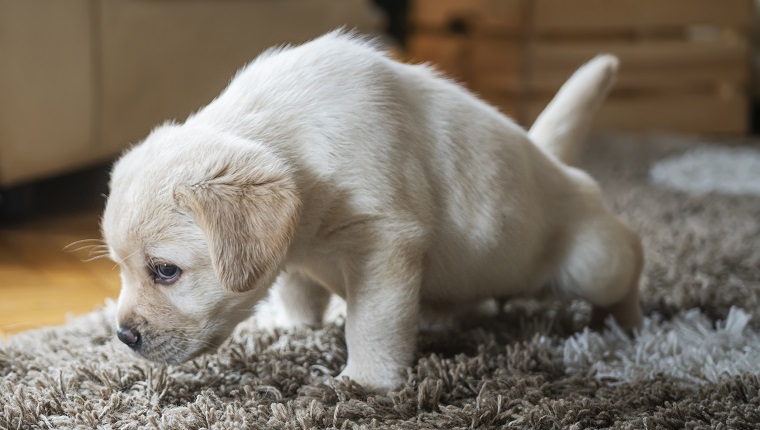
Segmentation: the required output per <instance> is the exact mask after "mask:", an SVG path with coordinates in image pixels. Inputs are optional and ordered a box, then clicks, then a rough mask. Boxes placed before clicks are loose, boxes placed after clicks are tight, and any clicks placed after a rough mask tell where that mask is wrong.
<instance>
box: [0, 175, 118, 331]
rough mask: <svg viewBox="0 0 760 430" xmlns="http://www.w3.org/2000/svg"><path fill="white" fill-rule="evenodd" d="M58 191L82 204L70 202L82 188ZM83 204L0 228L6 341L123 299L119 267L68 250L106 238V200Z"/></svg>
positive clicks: (0, 323) (0, 320)
mask: <svg viewBox="0 0 760 430" xmlns="http://www.w3.org/2000/svg"><path fill="white" fill-rule="evenodd" d="M101 176H102V175H101ZM101 176H97V178H100V177H101ZM75 182H76V181H75ZM48 192H50V190H48ZM52 192H53V193H55V195H57V196H59V197H60V200H64V201H65V200H76V199H66V194H67V193H81V192H82V188H81V187H78V186H76V183H73V184H72V183H70V184H69V186H68V188H67V186H63V187H62V188H61V187H60V186H56V187H54V190H53V191H52ZM93 193H94V192H93ZM99 194H100V193H97V196H98V197H97V198H98V199H100V200H101V201H102V198H101V197H100V195H99ZM40 197H42V198H46V196H45V195H44V194H43V195H42V196H40ZM81 200H82V199H81V197H80V198H79V203H76V204H73V205H72V204H68V205H67V204H64V205H53V206H52V207H47V208H44V209H43V210H40V211H36V212H35V214H34V215H33V216H32V217H30V218H29V219H26V220H24V222H22V223H17V224H13V225H0V337H5V336H7V335H8V334H11V333H17V332H19V331H23V330H28V329H31V328H35V327H40V326H43V325H54V324H62V323H64V322H65V321H66V317H67V315H77V314H83V313H86V312H89V311H91V310H93V309H94V308H95V307H96V306H98V305H100V304H103V303H104V301H105V299H106V298H107V297H111V298H116V297H117V296H118V293H119V276H118V269H116V268H114V263H113V262H112V261H110V260H108V259H105V258H102V259H97V260H94V261H90V262H84V261H83V260H85V259H87V258H88V252H87V250H80V251H67V250H64V248H65V247H66V246H67V245H69V244H71V243H73V242H76V241H79V240H83V239H99V238H100V232H99V227H98V222H99V217H100V213H101V211H102V207H101V205H102V202H99V204H96V205H93V204H81ZM88 244H91V243H88ZM71 248H72V249H74V250H75V249H77V248H80V246H72V247H71Z"/></svg>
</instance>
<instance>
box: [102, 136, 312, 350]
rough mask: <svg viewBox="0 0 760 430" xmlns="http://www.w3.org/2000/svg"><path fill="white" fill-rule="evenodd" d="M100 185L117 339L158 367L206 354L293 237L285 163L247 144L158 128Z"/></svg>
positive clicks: (249, 303) (292, 198)
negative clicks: (115, 285)
mask: <svg viewBox="0 0 760 430" xmlns="http://www.w3.org/2000/svg"><path fill="white" fill-rule="evenodd" d="M110 188H111V190H110V194H109V197H108V201H107V204H106V210H105V213H104V215H103V220H102V227H103V235H104V237H105V240H106V243H107V244H108V246H109V248H110V252H111V257H112V258H113V259H114V261H116V262H117V263H118V264H119V266H120V269H121V280H122V287H121V293H120V295H119V301H118V309H117V325H118V336H119V338H120V339H121V340H122V341H123V342H124V343H126V344H127V345H129V346H130V347H131V348H132V349H133V350H135V351H136V352H137V353H139V354H140V355H142V356H144V357H146V358H148V359H152V360H155V361H162V362H167V363H179V362H183V361H186V360H188V359H191V358H193V357H195V356H197V355H199V354H201V353H204V352H207V351H211V350H214V349H216V347H218V346H219V345H220V344H221V343H222V342H223V341H224V340H225V339H226V338H227V336H229V334H230V333H231V331H232V329H233V328H234V327H235V326H236V325H237V324H238V323H239V322H240V321H242V320H243V319H245V318H246V317H248V316H249V315H250V314H251V312H252V309H253V305H254V304H255V303H256V302H257V301H258V300H260V299H261V298H262V297H264V296H265V294H266V291H267V288H268V286H269V285H270V284H271V283H272V281H273V280H274V277H275V276H276V274H277V271H278V270H279V267H280V265H281V263H282V261H283V260H284V258H285V255H286V253H287V249H288V246H289V244H290V241H291V239H292V238H293V235H294V233H295V230H296V225H297V223H298V217H299V209H300V200H299V198H298V195H297V191H296V187H295V184H294V182H293V180H292V177H291V175H290V172H289V171H288V169H287V168H286V166H285V164H284V163H283V162H282V160H281V159H280V158H279V157H277V155H276V154H273V153H272V152H271V151H270V150H268V149H266V148H264V147H263V146H261V145H258V144H256V143H255V142H251V141H247V140H244V139H240V138H237V137H235V136H231V135H228V134H224V133H220V132H216V131H210V130H205V129H196V128H191V127H188V126H186V125H183V126H177V125H167V126H163V127H161V128H159V129H157V130H155V131H154V132H153V133H151V135H150V136H149V137H148V138H147V139H146V141H145V142H143V143H142V144H140V145H138V146H136V147H135V148H134V149H132V150H131V151H129V152H128V153H127V154H125V155H124V156H123V157H122V158H121V159H120V160H119V161H118V162H117V163H116V165H115V166H114V169H113V172H112V175H111V184H110Z"/></svg>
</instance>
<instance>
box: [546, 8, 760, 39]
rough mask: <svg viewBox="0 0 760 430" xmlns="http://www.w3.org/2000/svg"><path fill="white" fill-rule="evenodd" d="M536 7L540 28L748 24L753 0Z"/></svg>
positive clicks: (579, 30) (610, 29) (581, 29)
mask: <svg viewBox="0 0 760 430" xmlns="http://www.w3.org/2000/svg"><path fill="white" fill-rule="evenodd" d="M533 7H534V9H533V16H534V29H535V30H536V31H538V32H544V31H549V32H556V31H576V32H590V31H591V32H593V31H617V30H620V29H625V28H647V27H649V28H651V27H658V26H659V27H667V26H670V27H682V26H687V25H699V24H703V25H716V26H725V27H743V28H747V27H749V26H750V24H751V20H752V16H753V15H752V0H572V1H568V0H535V1H534V6H533Z"/></svg>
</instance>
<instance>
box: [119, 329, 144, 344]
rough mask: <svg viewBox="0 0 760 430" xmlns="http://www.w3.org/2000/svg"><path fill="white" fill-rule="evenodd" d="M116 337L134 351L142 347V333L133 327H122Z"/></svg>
mask: <svg viewBox="0 0 760 430" xmlns="http://www.w3.org/2000/svg"><path fill="white" fill-rule="evenodd" d="M116 336H118V337H119V340H120V341H122V342H124V344H126V345H127V346H128V347H130V348H132V349H137V348H138V347H139V346H140V332H139V331H137V330H136V329H134V328H132V327H121V326H120V327H119V330H117V332H116Z"/></svg>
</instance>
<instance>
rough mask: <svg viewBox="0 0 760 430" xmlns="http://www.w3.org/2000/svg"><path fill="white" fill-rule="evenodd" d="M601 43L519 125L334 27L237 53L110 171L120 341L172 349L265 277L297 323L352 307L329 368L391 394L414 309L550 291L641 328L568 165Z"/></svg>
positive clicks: (601, 79)
mask: <svg viewBox="0 0 760 430" xmlns="http://www.w3.org/2000/svg"><path fill="white" fill-rule="evenodd" d="M616 68H617V60H616V59H615V58H614V57H610V56H602V57H598V58H596V59H594V60H593V61H591V62H590V63H588V64H587V65H585V66H583V67H582V68H581V69H580V70H579V71H578V72H577V73H576V74H575V75H574V76H573V77H572V78H571V80H570V81H569V82H568V83H567V84H565V86H564V87H563V89H562V90H561V91H560V93H559V94H558V96H557V97H556V98H555V100H554V101H553V102H552V104H551V105H550V106H549V107H548V108H547V110H546V111H545V112H544V114H542V116H541V117H540V118H539V119H538V121H536V124H535V125H534V126H533V128H532V129H531V131H530V132H529V133H526V132H525V131H524V130H523V129H521V128H520V127H519V126H517V125H516V124H515V123H514V122H512V121H511V120H509V119H508V118H507V117H505V116H504V115H502V114H500V113H499V112H498V111H497V110H496V109H494V108H492V107H491V106H489V105H487V104H486V103H484V102H482V101H480V100H479V99H478V98H476V97H475V96H473V95H472V94H471V93H469V92H468V91H466V90H465V89H463V88H462V87H461V86H459V85H457V84H456V83H454V82H452V81H450V80H447V79H444V78H442V77H441V76H440V75H438V74H437V73H436V72H435V71H433V70H431V69H430V68H429V67H426V66H421V65H407V64H401V63H398V62H396V61H393V60H391V59H389V58H388V57H387V56H385V55H384V54H383V53H381V52H380V51H378V50H377V49H375V48H374V47H373V46H372V45H371V44H370V43H367V42H364V41H361V40H358V39H357V38H356V37H353V36H351V35H347V34H345V33H341V32H333V33H330V34H327V35H325V36H323V37H320V38H318V39H316V40H314V41H312V42H309V43H306V44H304V45H301V46H298V47H293V48H285V49H276V50H272V51H269V52H267V53H265V54H263V55H261V56H260V57H259V58H258V59H256V60H255V61H253V62H252V63H251V64H249V65H248V66H246V67H244V68H243V69H242V70H241V71H240V72H239V73H238V74H237V76H236V77H235V78H234V79H233V80H232V82H231V83H230V85H229V87H228V88H227V89H226V90H225V91H224V92H223V93H222V94H221V95H220V96H219V97H217V98H216V99H215V100H214V101H213V102H211V104H209V105H208V106H206V107H204V108H203V109H201V110H200V111H199V112H197V113H196V114H194V115H192V116H191V117H189V118H188V119H187V121H185V122H184V123H183V124H166V125H163V126H161V127H158V128H157V129H156V130H154V131H153V132H152V133H151V134H150V136H148V138H147V139H146V140H145V141H144V142H142V143H141V144H139V145H137V146H136V147H134V148H133V149H131V150H130V151H129V152H127V153H126V154H125V155H124V156H123V157H122V158H121V159H120V160H119V161H118V163H117V164H116V165H115V167H114V169H113V174H112V179H111V192H110V196H109V198H108V203H107V207H106V210H105V214H104V217H103V232H104V235H105V239H106V241H107V243H108V245H109V247H110V252H111V256H112V258H113V259H114V260H115V261H116V262H118V263H119V265H120V266H121V277H122V290H121V295H120V296H119V302H118V315H117V319H118V321H117V322H118V326H119V329H118V336H119V338H120V339H121V340H122V341H123V342H124V343H126V344H127V345H129V346H130V347H131V348H132V349H134V350H135V351H136V352H137V353H139V354H140V355H142V356H144V357H146V358H148V359H152V360H157V361H163V362H168V363H177V362H183V361H185V360H188V359H191V358H193V357H195V356H197V355H199V354H201V353H203V352H207V351H211V350H213V349H215V348H216V347H217V346H218V345H219V344H220V343H221V342H222V341H224V339H225V338H226V337H227V336H228V335H229V334H230V332H231V331H232V329H233V328H234V327H235V326H236V324H238V323H239V322H240V321H242V320H243V319H244V318H247V317H248V316H250V314H251V312H252V310H253V308H254V305H255V304H256V303H257V302H258V301H259V300H260V299H261V298H263V297H264V296H265V295H267V293H268V290H269V288H270V286H271V285H272V284H273V283H274V281H275V279H276V278H277V277H278V276H279V281H278V282H277V286H276V290H277V293H279V294H280V295H281V298H282V301H283V302H284V303H285V305H286V307H287V309H288V314H289V316H290V317H291V319H292V322H293V323H306V324H316V323H319V322H320V321H321V319H322V314H323V312H324V309H325V306H326V305H327V302H328V299H329V296H330V294H337V295H339V296H341V297H343V298H344V299H345V300H346V303H347V315H346V341H347V345H348V353H349V356H348V363H347V365H346V367H345V369H344V370H343V372H342V373H341V375H342V376H348V377H350V378H351V379H353V380H355V381H357V382H359V383H361V384H363V385H365V386H367V387H371V388H375V389H389V388H393V387H395V386H397V385H398V384H399V383H400V382H401V381H402V379H401V377H402V375H401V371H402V370H403V369H404V368H405V367H406V366H409V365H410V364H412V360H413V357H414V351H415V333H416V329H417V323H418V318H419V315H420V313H421V312H422V311H424V310H428V309H432V310H434V311H438V312H440V311H446V310H457V309H461V308H463V307H464V306H466V305H467V304H470V303H476V302H477V301H479V300H481V299H484V298H488V297H509V296H515V295H526V294H531V293H535V292H538V291H539V290H540V289H541V288H542V287H544V286H547V285H551V286H554V287H556V289H557V290H559V291H562V292H565V293H567V294H569V295H570V296H572V297H579V298H582V299H585V300H588V301H589V302H591V303H592V304H593V305H594V315H593V319H594V320H595V321H596V322H599V321H600V320H602V319H604V317H605V316H606V315H608V314H612V315H613V316H614V317H615V318H616V319H617V321H618V322H619V323H620V324H621V325H622V326H623V327H626V328H631V327H635V326H637V325H638V324H639V323H640V320H641V312H640V308H639V304H638V278H639V273H640V271H641V267H642V252H641V246H640V243H639V240H638V238H637V236H636V235H635V234H634V233H632V232H631V230H629V229H628V228H626V227H625V226H624V225H623V223H621V222H620V221H619V220H618V219H617V218H616V217H615V216H614V215H612V214H611V213H610V212H609V211H608V210H607V209H606V208H605V206H604V204H603V202H602V198H601V195H600V191H599V188H598V186H597V184H596V183H595V182H594V181H593V180H592V179H591V178H590V177H589V176H588V175H587V174H585V173H583V172H582V171H579V170H577V169H575V168H573V167H570V166H569V165H568V164H567V163H568V162H571V161H572V159H573V157H574V154H575V153H576V152H577V151H578V150H579V146H580V142H582V141H583V140H584V138H585V136H586V132H587V131H588V128H589V124H590V122H591V119H592V116H593V113H594V112H595V111H596V109H597V107H598V106H599V104H600V103H601V101H602V100H603V98H604V97H605V95H606V93H607V91H608V89H609V87H610V86H611V84H612V81H613V79H614V74H615V71H616Z"/></svg>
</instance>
